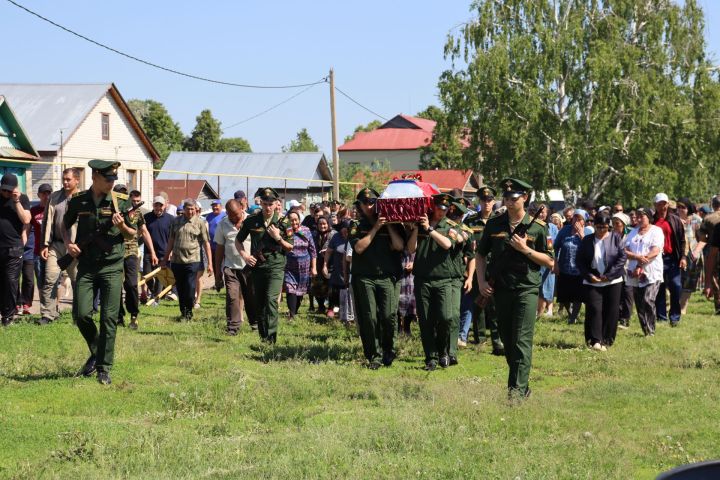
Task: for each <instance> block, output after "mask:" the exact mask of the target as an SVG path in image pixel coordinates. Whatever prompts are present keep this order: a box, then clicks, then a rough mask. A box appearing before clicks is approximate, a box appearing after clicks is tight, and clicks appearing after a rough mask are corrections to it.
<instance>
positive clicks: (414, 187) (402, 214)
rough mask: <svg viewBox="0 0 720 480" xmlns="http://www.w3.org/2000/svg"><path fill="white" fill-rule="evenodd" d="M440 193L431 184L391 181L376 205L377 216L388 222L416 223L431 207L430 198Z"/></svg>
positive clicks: (416, 181) (414, 181) (417, 181)
mask: <svg viewBox="0 0 720 480" xmlns="http://www.w3.org/2000/svg"><path fill="white" fill-rule="evenodd" d="M437 193H440V191H439V190H438V189H437V188H436V187H435V186H434V185H432V184H430V183H426V182H422V181H419V180H414V179H402V180H393V181H392V182H390V183H389V184H388V186H387V188H385V191H384V192H383V193H382V195H380V198H378V200H377V203H376V207H375V208H376V209H377V213H378V216H380V217H385V218H386V219H387V221H388V222H395V223H397V222H417V221H418V220H419V219H420V217H422V216H423V215H426V214H428V212H430V210H431V209H432V206H433V199H432V196H433V195H435V194H437Z"/></svg>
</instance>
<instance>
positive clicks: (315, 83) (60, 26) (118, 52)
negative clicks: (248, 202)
mask: <svg viewBox="0 0 720 480" xmlns="http://www.w3.org/2000/svg"><path fill="white" fill-rule="evenodd" d="M7 1H8V3H11V4H12V5H15V6H16V7H18V8H19V9H21V10H25V11H26V12H27V13H29V14H30V15H33V16H35V17H37V18H39V19H40V20H42V21H44V22H47V23H49V24H50V25H53V26H55V27H57V28H59V29H60V30H63V31H65V32H67V33H70V34H71V35H75V36H76V37H78V38H81V39H83V40H85V41H87V42H90V43H92V44H94V45H96V46H98V47H101V48H104V49H105V50H108V51H110V52H113V53H116V54H118V55H121V56H123V57H126V58H129V59H130V60H134V61H136V62H140V63H142V64H145V65H147V66H150V67H153V68H157V69H160V70H164V71H166V72H169V73H174V74H175V75H180V76H183V77H187V78H192V79H195V80H201V81H203V82H210V83H216V84H219V85H229V86H231V87H242V88H267V89H281V88H302V87H310V86H313V85H317V84H319V83H323V82H326V81H327V77H323V78H322V79H320V80H318V81H316V82H311V83H300V84H297V85H250V84H243V83H234V82H226V81H222V80H214V79H212V78H207V77H201V76H199V75H193V74H191V73H185V72H181V71H179V70H175V69H172V68H169V67H163V66H162V65H158V64H156V63H152V62H150V61H147V60H143V59H142V58H138V57H135V56H133V55H130V54H128V53H125V52H121V51H120V50H117V49H115V48H113V47H110V46H108V45H105V44H104V43H100V42H98V41H96V40H93V39H92V38H88V37H86V36H85V35H82V34H80V33H78V32H76V31H74V30H71V29H69V28H67V27H64V26H62V25H60V24H59V23H56V22H53V21H52V20H50V19H49V18H46V17H43V16H42V15H40V14H39V13H37V12H34V11H32V10H30V9H29V8H27V7H25V6H23V5H20V4H19V3H17V2H15V1H13V0H7Z"/></svg>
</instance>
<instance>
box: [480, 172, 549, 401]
mask: <svg viewBox="0 0 720 480" xmlns="http://www.w3.org/2000/svg"><path fill="white" fill-rule="evenodd" d="M501 187H502V191H503V198H504V200H505V205H506V207H507V211H506V212H505V213H503V214H502V215H499V216H495V217H492V218H490V219H489V220H488V222H487V224H486V225H485V231H484V232H483V235H482V237H481V238H480V242H479V243H478V245H477V256H476V260H477V262H476V263H477V278H478V285H479V289H480V294H481V295H483V296H490V295H493V296H494V298H495V307H496V310H497V317H498V326H499V328H500V338H502V341H503V344H505V359H506V360H507V364H508V366H509V368H510V372H509V375H508V397H509V398H510V399H511V400H514V399H518V400H520V399H523V398H526V397H528V396H529V395H530V388H529V386H528V380H529V377H530V366H531V363H532V345H533V333H534V331H535V314H536V311H537V301H538V292H539V288H540V284H541V283H542V278H541V276H540V267H547V268H552V267H553V255H552V252H550V251H549V248H548V244H547V237H548V232H547V230H548V229H547V225H545V223H544V222H539V221H538V222H536V223H532V224H531V218H530V216H529V215H527V214H526V213H525V202H526V201H527V199H528V193H529V192H530V190H532V187H531V186H530V185H528V184H527V183H525V182H522V181H520V180H516V179H512V178H507V179H504V180H503V181H502V182H501ZM520 224H524V225H526V226H527V225H529V227H527V232H526V234H525V235H524V236H520V235H518V234H517V233H514V232H516V228H517V227H518V225H520ZM523 228H525V227H523ZM488 256H489V257H490V262H489V263H486V259H487V258H488ZM486 273H487V274H488V276H487V277H486ZM488 278H489V279H490V281H488Z"/></svg>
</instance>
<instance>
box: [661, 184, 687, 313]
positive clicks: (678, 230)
mask: <svg viewBox="0 0 720 480" xmlns="http://www.w3.org/2000/svg"><path fill="white" fill-rule="evenodd" d="M668 201H669V199H668V196H667V195H666V194H664V193H658V194H657V195H655V217H654V220H653V224H654V225H656V226H658V227H660V228H661V229H662V231H663V234H665V244H664V246H663V251H662V259H663V283H661V284H660V290H659V291H658V294H657V297H656V299H655V309H656V310H657V319H658V321H659V322H664V321H667V320H668V312H667V293H666V292H665V291H666V289H669V290H670V326H672V327H675V326H677V324H678V322H680V294H681V293H682V282H681V280H680V271H681V270H685V269H686V268H687V257H686V256H685V227H684V226H683V224H682V220H680V217H678V216H677V215H675V214H674V213H672V212H670V211H669V209H668Z"/></svg>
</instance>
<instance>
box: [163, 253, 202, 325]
mask: <svg viewBox="0 0 720 480" xmlns="http://www.w3.org/2000/svg"><path fill="white" fill-rule="evenodd" d="M201 265H202V264H201V263H200V262H195V263H173V264H172V265H171V267H170V268H171V269H172V272H173V275H174V276H175V286H176V287H177V292H178V302H179V303H180V315H182V316H183V317H185V318H187V319H190V318H192V316H193V307H195V282H196V281H197V272H198V270H200V268H201Z"/></svg>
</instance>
